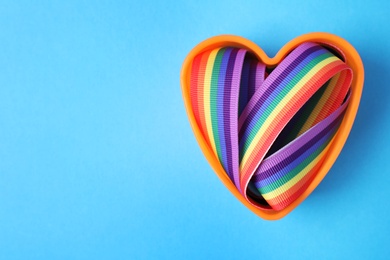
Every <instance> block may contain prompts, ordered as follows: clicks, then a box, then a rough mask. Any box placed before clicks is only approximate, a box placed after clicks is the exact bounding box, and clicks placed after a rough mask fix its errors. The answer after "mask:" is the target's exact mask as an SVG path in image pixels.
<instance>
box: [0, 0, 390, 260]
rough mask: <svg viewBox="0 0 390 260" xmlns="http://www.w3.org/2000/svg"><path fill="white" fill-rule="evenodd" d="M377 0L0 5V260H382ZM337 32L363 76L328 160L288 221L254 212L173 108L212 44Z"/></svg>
mask: <svg viewBox="0 0 390 260" xmlns="http://www.w3.org/2000/svg"><path fill="white" fill-rule="evenodd" d="M389 10H390V5H389V1H387V0H383V1H352V0H351V1H338V0H334V1H322V2H321V1H296V2H295V1H291V0H286V1H254V0H253V1H228V0H225V1H210V0H209V1H199V0H187V1H146V0H145V1H141V0H137V1H135V0H130V1H112V0H110V1H0V123H1V125H0V259H5V260H9V259H191V258H194V259H213V258H214V259H289V258H291V259H293V258H295V259H302V258H314V259H342V258H345V259H346V258H347V259H369V258H372V259H374V258H375V259H385V258H386V257H388V255H389V254H390V247H389V235H390V220H389V215H390V203H389V199H390V188H389V182H390V149H389V147H390V135H389V133H390V117H389V114H390V105H389V82H390V76H389V75H390V64H389V60H390V50H389V47H390V44H389V41H390V36H389V26H390V20H389V16H390V14H389ZM312 31H326V32H332V33H335V34H338V35H339V36H342V37H344V38H345V39H347V40H348V41H350V42H351V43H352V44H353V45H354V46H355V47H356V49H357V50H358V51H359V52H360V54H361V57H362V59H363V61H364V65H365V69H366V83H365V89H364V93H363V97H362V100H361V106H360V110H359V113H358V116H357V118H356V121H355V125H354V127H353V130H352V132H351V135H350V137H349V140H348V142H347V144H346V146H345V148H344V150H343V151H342V153H341V155H340V157H339V159H338V160H337V162H336V164H335V165H334V167H333V168H332V170H331V171H330V173H329V174H328V175H327V177H326V178H325V180H324V181H323V182H322V183H321V185H320V186H319V187H318V188H317V189H316V190H315V191H314V192H313V194H312V195H311V196H310V197H309V198H308V199H307V200H306V201H305V202H304V203H302V204H301V205H300V206H299V207H298V208H297V209H296V210H295V211H294V212H292V213H291V214H290V215H288V216H287V217H286V218H284V219H282V220H280V221H276V222H269V221H265V220H262V219H260V218H258V217H257V216H255V215H254V214H253V213H252V212H250V211H249V210H247V209H246V208H245V207H244V206H243V205H242V204H241V203H240V202H238V201H237V200H236V199H235V198H234V197H233V196H232V195H231V194H230V193H229V192H228V191H227V190H226V188H225V187H224V186H223V185H222V184H221V182H220V181H219V179H218V178H217V177H216V175H215V174H214V173H213V171H212V170H211V168H210V167H209V165H208V163H207V162H206V160H205V159H204V157H203V155H202V153H201V151H200V149H199V148H198V145H197V143H196V141H195V138H194V136H193V134H192V131H191V129H190V126H189V123H188V120H187V117H186V114H185V110H184V106H183V102H182V99H181V91H180V83H179V74H180V69H181V65H182V62H183V60H184V58H185V56H186V55H187V53H188V52H189V51H190V50H191V49H192V48H193V47H194V46H195V45H196V44H198V43H199V42H200V41H202V40H204V39H206V38H208V37H211V36H213V35H218V34H226V33H228V34H236V35H241V36H244V37H246V38H249V39H250V40H253V41H255V42H256V43H258V44H259V45H260V46H262V48H263V49H264V50H265V51H266V52H267V53H268V54H269V55H271V56H272V55H274V54H275V53H276V52H277V50H278V49H279V48H280V47H282V46H283V45H284V44H285V43H286V42H288V41H289V40H291V39H293V38H294V37H296V36H298V35H300V34H303V33H307V32H312Z"/></svg>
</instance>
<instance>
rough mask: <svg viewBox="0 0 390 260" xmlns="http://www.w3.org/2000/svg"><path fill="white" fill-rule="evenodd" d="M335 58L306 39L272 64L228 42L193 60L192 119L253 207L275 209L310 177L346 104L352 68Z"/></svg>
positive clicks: (297, 193)
mask: <svg viewBox="0 0 390 260" xmlns="http://www.w3.org/2000/svg"><path fill="white" fill-rule="evenodd" d="M338 56H340V57H338ZM342 59H343V57H342V54H341V55H337V54H336V52H335V51H333V50H331V49H329V47H326V46H321V45H319V44H317V43H312V42H305V43H303V44H301V45H299V46H298V47H296V48H295V49H294V50H293V51H292V52H291V53H290V54H288V55H287V56H286V57H285V59H284V60H283V61H282V62H281V63H280V64H279V65H278V66H276V67H275V68H267V67H266V65H265V64H264V63H263V62H262V61H261V60H258V59H257V58H256V57H255V55H253V54H252V53H250V52H249V51H247V50H246V49H241V48H235V47H222V48H215V49H211V50H208V51H204V52H202V53H200V54H198V55H197V56H196V57H195V58H194V59H193V61H192V67H191V72H190V96H191V105H192V109H193V112H194V116H195V120H196V123H197V124H198V126H199V129H200V130H201V133H202V134H203V137H204V138H205V140H206V143H207V145H208V146H209V147H210V148H211V150H212V151H213V152H214V155H215V156H216V158H218V160H219V162H220V163H221V166H222V167H223V169H224V170H225V172H226V174H227V175H228V177H229V178H230V180H231V181H232V182H233V183H234V185H235V186H236V188H237V189H238V190H239V192H240V193H241V194H242V195H243V196H244V197H245V199H247V200H248V201H249V202H250V203H251V204H253V205H254V206H256V207H258V208H261V209H264V210H276V211H279V210H282V209H284V208H286V207H287V206H288V205H290V204H291V203H292V202H293V201H294V200H296V199H297V198H298V197H299V196H300V195H301V194H302V193H303V192H304V191H305V189H306V188H307V187H308V186H309V184H310V182H311V181H312V180H313V178H314V177H315V175H316V172H317V171H318V169H319V168H320V166H321V163H322V162H323V160H324V158H325V157H326V156H327V152H328V150H329V147H330V145H331V143H332V140H333V137H334V136H335V134H336V133H337V131H338V128H339V126H340V124H341V121H342V119H343V116H344V113H345V111H346V108H347V106H348V102H349V96H350V86H351V82H352V69H351V68H349V67H348V66H347V65H346V63H345V62H344V61H343V60H342Z"/></svg>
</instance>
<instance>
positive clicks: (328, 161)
mask: <svg viewBox="0 0 390 260" xmlns="http://www.w3.org/2000/svg"><path fill="white" fill-rule="evenodd" d="M304 42H315V43H318V44H321V45H324V46H327V47H330V48H332V49H334V50H335V51H338V52H339V53H340V54H341V56H343V58H344V61H345V62H346V64H347V65H348V66H349V67H350V68H351V69H352V71H353V75H354V76H353V81H352V85H351V89H352V94H351V97H350V102H349V105H348V108H347V111H346V114H345V116H344V119H343V121H342V123H341V126H340V128H339V130H338V132H337V134H336V136H335V137H334V141H333V143H332V144H331V147H330V150H329V153H328V155H327V157H326V158H325V160H324V162H323V164H322V166H321V168H320V169H319V171H318V173H317V175H316V176H315V178H314V179H313V181H312V182H311V183H310V185H309V186H308V188H307V189H306V190H305V191H304V192H303V193H302V194H301V196H299V197H298V199H296V200H295V201H294V202H293V203H291V204H290V205H289V206H288V207H286V208H285V209H283V210H280V211H274V210H262V209H259V208H256V207H255V206H253V205H251V204H250V203H249V202H248V201H247V200H246V199H245V198H244V197H243V195H241V193H240V192H239V191H238V190H237V188H236V187H235V186H234V184H233V183H232V182H231V180H230V179H229V177H228V176H227V174H226V173H225V171H224V169H223V167H222V166H221V164H220V162H219V161H218V159H217V158H216V157H215V155H214V153H213V151H212V149H211V148H210V147H209V146H208V145H207V143H206V141H205V139H204V137H203V135H202V134H201V131H200V129H199V127H198V125H197V123H196V120H195V117H194V113H193V110H192V106H191V99H190V72H191V64H192V61H193V59H194V57H195V56H196V55H198V54H199V53H202V52H204V51H207V50H210V49H214V48H217V47H238V48H244V49H246V50H248V51H249V52H251V53H252V54H254V55H255V56H256V57H257V58H258V59H259V60H261V61H263V62H264V63H265V64H266V65H267V67H269V68H273V67H275V66H276V65H278V64H279V63H280V62H281V61H282V60H283V59H284V58H285V57H286V56H287V54H289V53H290V52H291V51H292V50H294V49H295V48H296V47H297V46H298V45H300V44H301V43H304ZM363 82H364V68H363V63H362V61H361V59H360V56H359V54H358V52H357V51H356V50H355V49H354V47H353V46H352V45H351V44H349V43H348V42H347V41H346V40H344V39H343V38H340V37H338V36H336V35H333V34H329V33H309V34H305V35H302V36H299V37H297V38H295V39H294V40H292V41H290V42H289V43H287V44H286V45H285V46H284V47H283V48H282V49H281V50H280V51H279V52H278V53H277V54H276V56H275V57H273V58H270V57H268V56H267V55H266V54H265V52H264V51H263V50H262V49H261V48H260V47H259V46H258V45H256V44H255V43H253V42H251V41H249V40H247V39H245V38H242V37H239V36H233V35H221V36H215V37H212V38H210V39H207V40H205V41H203V42H201V43H200V44H199V45H197V46H196V47H195V48H194V49H193V50H192V51H191V52H190V53H189V54H188V56H187V58H186V59H185V61H184V64H183V67H182V71H181V88H182V93H183V99H184V104H185V107H186V111H187V115H188V118H189V121H190V123H191V127H192V129H193V131H194V134H195V137H196V139H197V141H198V143H199V145H200V148H201V149H202V151H203V154H204V155H205V156H206V159H207V161H208V162H209V163H210V165H211V166H212V168H213V170H214V171H215V173H216V174H217V176H218V177H219V178H220V179H221V181H222V182H223V184H225V186H226V187H227V188H228V189H229V190H230V192H231V193H232V194H233V195H234V196H235V197H236V198H237V199H238V200H239V201H241V202H242V203H243V204H244V205H245V206H246V207H247V208H249V209H250V210H251V211H253V212H254V213H255V214H257V215H258V216H260V217H262V218H264V219H267V220H277V219H280V218H282V217H284V216H286V215H287V214H288V213H290V212H291V211H292V210H293V209H295V208H296V207H297V206H298V205H299V204H300V203H301V202H302V201H303V200H305V199H306V198H307V197H308V196H309V195H310V193H311V192H312V191H313V190H314V189H315V188H316V187H317V186H318V185H319V183H320V182H321V181H322V179H323V178H324V177H325V175H326V174H327V173H328V171H329V170H330V168H331V167H332V165H333V164H334V162H335V161H336V159H337V157H338V155H339V154H340V152H341V149H342V148H343V146H344V144H345V142H346V140H347V138H348V135H349V132H350V131H351V128H352V125H353V122H354V120H355V116H356V113H357V110H358V107H359V102H360V98H361V94H362V90H363Z"/></svg>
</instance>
